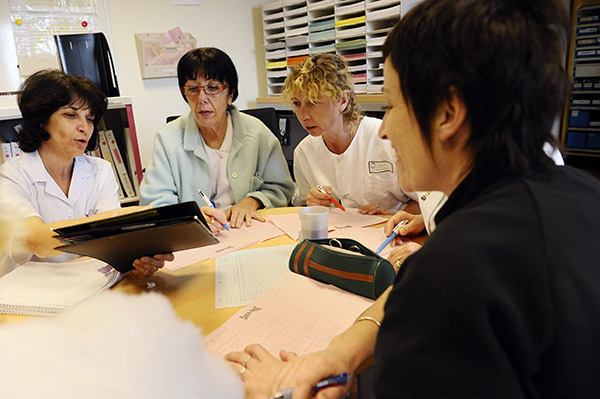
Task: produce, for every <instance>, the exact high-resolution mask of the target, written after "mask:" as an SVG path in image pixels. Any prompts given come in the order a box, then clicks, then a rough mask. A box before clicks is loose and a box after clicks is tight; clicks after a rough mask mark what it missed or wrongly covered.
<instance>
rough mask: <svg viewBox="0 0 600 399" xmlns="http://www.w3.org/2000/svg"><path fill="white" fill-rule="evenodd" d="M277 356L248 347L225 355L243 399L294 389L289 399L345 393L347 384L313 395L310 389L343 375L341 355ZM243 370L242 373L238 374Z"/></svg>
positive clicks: (333, 397)
mask: <svg viewBox="0 0 600 399" xmlns="http://www.w3.org/2000/svg"><path fill="white" fill-rule="evenodd" d="M279 357H280V359H281V360H279V359H277V358H276V357H275V356H273V355H271V354H270V353H269V352H268V351H267V350H266V349H265V348H264V347H263V346H262V345H259V344H252V345H248V346H247V347H246V348H245V349H244V350H243V351H242V352H231V353H228V354H227V355H226V356H225V359H226V360H227V361H229V364H230V365H231V367H232V368H233V369H234V370H235V371H236V372H237V373H238V374H240V377H241V378H242V381H243V382H244V390H245V392H246V399H255V398H256V399H258V398H260V399H264V398H270V397H272V396H273V395H274V394H275V393H276V392H279V391H281V390H282V389H285V388H288V387H294V393H293V398H300V399H305V398H306V399H307V398H312V397H314V398H318V399H327V398H331V399H337V398H341V397H343V396H344V395H345V394H346V392H347V391H348V384H346V385H342V386H337V387H329V388H325V389H322V390H321V391H319V392H318V393H317V394H316V395H314V396H313V394H312V389H313V387H314V386H315V385H316V384H317V383H318V382H319V381H321V380H322V379H324V378H327V377H330V376H332V375H337V374H341V373H342V372H347V370H349V366H348V365H346V364H345V363H343V362H342V361H341V360H340V359H343V358H344V357H343V356H339V355H337V354H335V353H334V352H333V351H330V350H326V351H322V352H316V353H313V354H309V355H305V356H297V355H296V354H295V353H292V352H287V351H285V350H281V351H279ZM242 370H243V372H242Z"/></svg>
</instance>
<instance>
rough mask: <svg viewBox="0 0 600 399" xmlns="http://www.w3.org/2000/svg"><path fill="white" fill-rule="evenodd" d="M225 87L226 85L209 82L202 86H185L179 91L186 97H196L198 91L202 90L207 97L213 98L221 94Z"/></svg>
mask: <svg viewBox="0 0 600 399" xmlns="http://www.w3.org/2000/svg"><path fill="white" fill-rule="evenodd" d="M227 87H228V85H226V84H224V83H221V82H210V83H207V84H205V85H202V86H197V85H185V86H183V88H182V89H181V92H182V93H183V94H185V96H186V97H196V96H197V95H198V94H200V90H204V93H206V94H207V95H209V96H214V95H216V94H219V93H221V92H222V91H223V90H225V89H226V88H227Z"/></svg>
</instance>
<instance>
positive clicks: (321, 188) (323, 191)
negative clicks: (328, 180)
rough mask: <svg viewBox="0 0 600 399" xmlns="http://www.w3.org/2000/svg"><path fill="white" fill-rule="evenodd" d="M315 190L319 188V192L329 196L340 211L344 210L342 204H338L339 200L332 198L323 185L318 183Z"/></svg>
mask: <svg viewBox="0 0 600 399" xmlns="http://www.w3.org/2000/svg"><path fill="white" fill-rule="evenodd" d="M317 190H319V191H320V192H321V193H323V194H325V195H327V196H328V197H329V201H331V202H333V203H334V205H335V206H337V207H338V208H340V209H341V210H342V211H344V212H346V209H345V208H344V207H343V206H342V204H340V203H339V202H337V201H336V200H335V198H333V196H332V195H329V193H327V191H325V189H324V188H323V187H321V186H320V185H317Z"/></svg>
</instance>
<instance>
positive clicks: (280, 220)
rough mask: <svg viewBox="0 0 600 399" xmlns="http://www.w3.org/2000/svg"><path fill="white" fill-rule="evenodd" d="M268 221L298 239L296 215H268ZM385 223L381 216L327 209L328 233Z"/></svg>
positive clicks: (354, 210) (353, 209) (348, 210)
mask: <svg viewBox="0 0 600 399" xmlns="http://www.w3.org/2000/svg"><path fill="white" fill-rule="evenodd" d="M269 219H271V221H272V222H273V223H275V225H276V226H277V227H279V228H280V229H281V230H283V231H284V232H285V234H287V235H288V236H290V237H291V238H292V239H293V240H297V239H298V234H299V232H300V229H301V226H300V217H299V216H298V214H297V213H288V214H285V215H270V216H269ZM385 221H386V218H384V217H381V216H377V215H361V214H360V213H358V209H357V208H346V211H345V212H344V211H342V210H341V209H338V208H333V207H331V208H329V231H332V230H340V229H347V228H353V227H355V228H358V227H365V226H372V225H374V224H378V223H383V222H385Z"/></svg>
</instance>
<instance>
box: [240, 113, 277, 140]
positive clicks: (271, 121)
mask: <svg viewBox="0 0 600 399" xmlns="http://www.w3.org/2000/svg"><path fill="white" fill-rule="evenodd" d="M240 112H243V113H245V114H248V115H252V116H253V117H255V118H258V119H260V120H261V122H262V123H264V124H265V126H266V127H268V128H269V130H270V131H272V132H273V134H274V135H275V137H277V139H278V140H279V141H280V142H281V141H282V137H281V136H282V135H281V134H280V132H279V118H278V117H277V111H275V108H253V109H242V110H240Z"/></svg>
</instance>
